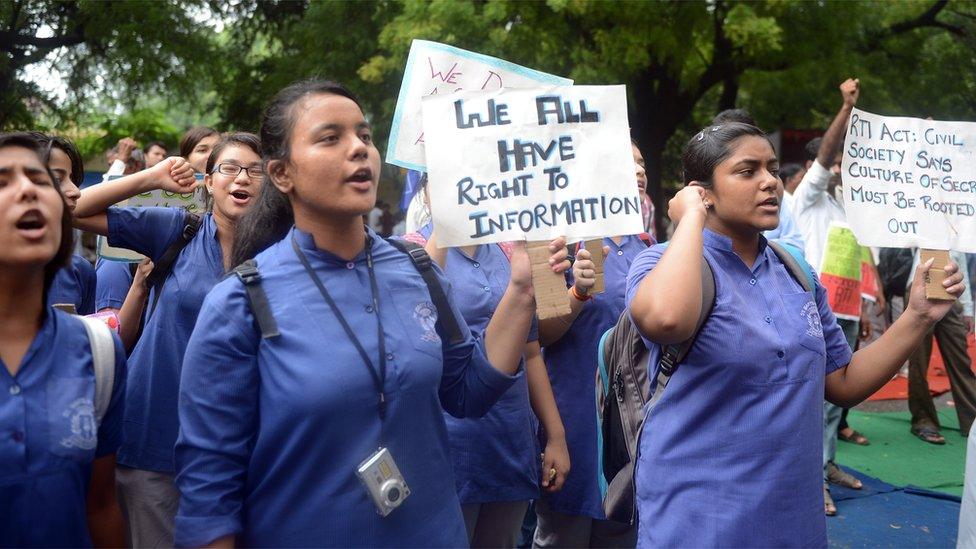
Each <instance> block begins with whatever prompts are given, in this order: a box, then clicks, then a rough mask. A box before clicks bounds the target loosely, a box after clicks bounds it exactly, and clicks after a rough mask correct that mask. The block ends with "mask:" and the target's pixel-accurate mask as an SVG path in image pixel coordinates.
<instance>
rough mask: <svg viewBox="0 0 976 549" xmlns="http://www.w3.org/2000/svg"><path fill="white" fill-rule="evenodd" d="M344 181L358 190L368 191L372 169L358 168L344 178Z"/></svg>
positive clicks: (370, 186)
mask: <svg viewBox="0 0 976 549" xmlns="http://www.w3.org/2000/svg"><path fill="white" fill-rule="evenodd" d="M346 183H348V184H350V185H352V186H354V187H356V189H358V190H361V191H368V190H370V188H372V186H373V170H371V169H369V168H359V169H358V170H356V171H355V172H353V174H352V175H350V176H349V177H347V178H346Z"/></svg>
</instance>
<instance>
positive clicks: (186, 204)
mask: <svg viewBox="0 0 976 549" xmlns="http://www.w3.org/2000/svg"><path fill="white" fill-rule="evenodd" d="M119 177H122V176H119V175H115V176H110V177H109V179H108V180H109V181H112V180H114V179H118V178H119ZM202 178H203V175H202V174H197V179H198V180H201V179H202ZM116 206H118V207H124V208H156V207H161V208H183V209H185V210H186V211H188V212H190V213H195V214H200V215H202V214H205V213H206V212H207V202H206V199H205V198H204V195H203V189H202V188H199V189H197V191H195V192H190V193H174V192H170V191H164V190H161V189H155V190H152V191H149V192H145V193H140V194H137V195H135V196H133V197H132V198H130V199H128V200H124V201H122V202H119V203H118V204H116ZM96 248H97V251H98V255H99V257H101V258H103V259H107V260H110V261H123V262H126V263H138V262H140V261H142V260H143V259H145V256H144V255H142V254H140V253H138V252H134V251H132V250H128V249H125V248H116V247H114V246H109V245H108V239H107V238H105V237H104V236H99V237H98V242H97V243H96Z"/></svg>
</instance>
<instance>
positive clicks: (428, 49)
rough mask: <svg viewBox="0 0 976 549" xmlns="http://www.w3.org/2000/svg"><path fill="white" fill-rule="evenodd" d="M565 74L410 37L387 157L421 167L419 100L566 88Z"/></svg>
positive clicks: (422, 133)
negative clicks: (473, 92) (459, 94)
mask: <svg viewBox="0 0 976 549" xmlns="http://www.w3.org/2000/svg"><path fill="white" fill-rule="evenodd" d="M572 83H573V81H572V80H570V79H568V78H563V77H561V76H555V75H552V74H547V73H544V72H540V71H537V70H533V69H529V68H526V67H523V66H520V65H516V64H515V63H510V62H508V61H505V60H503V59H497V58H495V57H490V56H487V55H482V54H480V53H474V52H470V51H466V50H462V49H460V48H455V47H453V46H448V45H446V44H440V43H437V42H428V41H426V40H414V41H413V42H412V43H411V45H410V55H408V56H407V65H406V69H405V70H404V72H403V81H402V82H401V83H400V96H399V97H398V98H397V106H396V111H395V112H394V113H393V123H392V125H391V127H390V142H389V145H388V146H387V148H386V161H387V162H389V163H390V164H395V165H397V166H402V167H404V168H408V169H411V170H418V171H426V164H425V157H424V128H423V123H422V121H421V118H420V103H421V99H422V98H423V97H425V96H428V95H435V94H444V93H453V92H456V91H461V90H497V89H500V88H503V87H504V88H531V87H536V86H539V85H557V86H568V85H571V84H572Z"/></svg>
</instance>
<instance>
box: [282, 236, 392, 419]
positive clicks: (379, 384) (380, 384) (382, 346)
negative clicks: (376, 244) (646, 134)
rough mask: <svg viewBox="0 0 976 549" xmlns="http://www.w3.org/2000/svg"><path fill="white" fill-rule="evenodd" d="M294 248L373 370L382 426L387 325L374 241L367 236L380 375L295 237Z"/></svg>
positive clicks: (323, 296) (367, 263)
mask: <svg viewBox="0 0 976 549" xmlns="http://www.w3.org/2000/svg"><path fill="white" fill-rule="evenodd" d="M291 247H292V248H293V249H294V250H295V255H297V256H298V260H299V261H301V263H302V266H303V267H305V272H306V273H308V276H309V278H311V279H312V282H314V283H315V287H316V288H318V289H319V293H321V294H322V299H324V300H325V302H326V303H327V304H328V305H329V307H330V308H331V309H332V312H333V313H334V314H335V316H336V319H337V320H338V321H339V324H341V325H342V329H343V330H345V332H346V335H347V336H348V337H349V340H350V341H352V344H353V345H354V346H355V347H356V350H357V351H359V356H361V357H362V359H363V364H364V366H366V369H367V370H369V374H370V377H372V378H373V384H374V385H375V386H376V392H377V393H379V414H380V421H381V422H382V421H383V420H384V419H385V418H386V393H385V392H384V384H385V382H386V341H385V339H384V338H383V321H382V319H381V318H380V302H379V293H380V292H379V287H378V285H377V284H376V272H375V271H374V269H373V250H372V248H373V239H372V238H370V237H369V235H367V236H366V267H367V269H368V270H369V285H370V290H371V291H372V294H373V295H372V297H373V314H375V315H376V337H377V339H378V340H379V351H380V366H379V371H377V368H376V367H375V366H374V365H373V361H372V360H371V359H370V358H369V354H368V353H367V352H366V349H365V348H364V347H363V344H362V342H360V341H359V338H358V337H356V332H354V331H353V329H352V327H350V326H349V323H348V322H347V321H346V317H345V316H343V314H342V311H341V310H339V306H338V305H336V302H335V300H334V299H332V295H331V294H329V290H328V289H327V288H326V287H325V284H323V283H322V280H321V279H320V278H319V277H318V275H316V274H315V270H313V269H312V266H311V265H310V264H309V262H308V258H307V257H305V253H304V252H302V248H301V246H299V245H298V240H297V239H296V238H295V234H294V233H292V235H291Z"/></svg>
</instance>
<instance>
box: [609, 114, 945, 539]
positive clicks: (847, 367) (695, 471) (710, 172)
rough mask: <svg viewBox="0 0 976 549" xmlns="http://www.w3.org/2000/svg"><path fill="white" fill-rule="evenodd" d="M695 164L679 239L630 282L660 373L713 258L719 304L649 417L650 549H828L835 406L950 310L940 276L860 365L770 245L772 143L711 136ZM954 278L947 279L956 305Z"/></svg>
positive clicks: (642, 449) (887, 369) (687, 155)
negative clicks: (829, 453)
mask: <svg viewBox="0 0 976 549" xmlns="http://www.w3.org/2000/svg"><path fill="white" fill-rule="evenodd" d="M683 165H684V173H685V181H686V183H688V186H687V187H685V188H684V189H682V190H681V191H680V192H679V193H678V194H677V195H676V196H675V198H674V199H672V200H671V203H670V207H669V212H668V214H669V215H670V217H671V219H672V220H674V221H675V222H677V223H678V225H677V229H676V230H675V233H674V236H673V238H672V240H671V242H670V244H669V246H667V247H666V248H665V247H663V246H654V247H652V248H649V249H648V250H647V251H645V252H644V253H642V254H641V255H640V256H638V258H637V259H635V260H634V263H633V264H632V265H631V270H630V275H629V277H628V283H627V299H628V306H629V310H630V313H631V317H632V318H633V320H634V322H635V324H636V326H637V327H638V328H639V330H640V331H641V333H642V335H643V336H644V337H645V343H646V344H647V346H648V348H649V349H650V355H651V356H650V365H651V367H652V368H653V367H654V365H656V363H657V359H658V356H659V355H660V346H661V345H668V344H673V343H677V342H680V341H683V340H685V339H687V338H688V337H690V336H691V335H692V333H694V329H695V323H696V321H697V319H698V316H699V313H700V309H701V306H702V305H701V262H702V261H708V263H709V266H710V267H711V269H712V272H713V273H714V278H715V305H714V308H713V309H712V311H711V314H710V316H709V317H708V319H707V320H706V321H705V324H704V325H703V326H702V328H701V331H700V332H699V333H698V335H697V339H696V340H695V343H694V345H693V346H692V348H691V351H690V352H689V353H688V356H687V358H686V359H685V360H684V361H683V362H682V363H681V364H680V365H679V367H678V368H677V370H676V372H675V373H674V374H673V376H672V378H671V381H670V383H669V384H668V386H667V388H666V389H665V390H664V393H663V397H662V398H661V400H660V401H659V402H658V404H657V406H656V407H654V408H653V409H651V410H649V411H648V412H647V417H646V418H645V421H644V426H643V430H642V434H641V438H640V441H639V456H638V461H637V470H636V475H635V477H636V482H637V504H638V514H639V516H640V525H639V534H638V545H639V546H641V547H672V546H706V547H710V546H731V547H756V546H780V547H785V546H825V545H826V544H827V537H826V523H825V520H824V515H823V510H822V509H823V507H822V506H823V497H822V484H821V483H822V469H821V467H822V463H821V451H820V450H821V448H820V446H821V434H822V429H823V421H822V407H821V402H822V400H823V398H824V397H825V396H826V398H827V399H828V400H830V401H832V402H836V403H838V404H840V405H844V406H853V405H854V404H856V403H858V402H860V401H861V400H863V399H864V398H866V397H868V396H869V395H871V394H872V393H873V392H874V391H875V390H877V389H878V388H880V387H881V386H882V385H883V384H884V383H886V382H887V381H888V380H889V379H890V378H891V376H892V375H893V374H894V373H895V372H896V371H897V370H898V368H899V367H900V365H901V364H902V362H903V361H904V360H905V359H906V358H907V356H908V355H909V353H910V352H911V351H912V349H913V348H914V347H915V346H916V345H917V344H918V342H919V341H920V339H921V337H922V335H923V334H924V333H925V331H926V327H927V326H930V325H931V324H932V323H934V322H935V321H937V320H938V319H940V318H941V317H942V316H943V315H944V314H945V313H946V311H948V308H949V307H950V306H951V305H952V303H951V302H948V301H934V300H927V299H926V298H925V297H924V287H923V284H924V283H923V282H922V281H923V277H924V274H925V272H926V271H927V269H928V267H929V265H924V266H920V267H919V270H918V271H917V272H916V273H915V281H914V283H913V284H914V286H913V290H912V298H911V302H910V303H909V305H908V307H907V308H906V311H905V313H904V314H903V315H902V316H901V318H899V319H898V321H897V322H896V323H895V324H894V325H892V327H891V328H890V329H889V330H888V331H887V332H886V333H885V334H884V335H883V336H882V337H881V339H880V340H878V341H879V342H878V343H877V344H872V345H870V346H868V347H866V348H864V349H861V350H860V351H858V352H857V353H856V354H854V355H853V357H852V355H851V351H850V348H849V347H848V345H847V341H846V339H845V338H844V334H843V332H842V331H841V329H840V328H839V327H838V325H837V321H836V319H835V318H834V316H833V314H832V313H831V312H830V308H829V306H828V304H827V300H826V297H825V292H824V290H823V288H822V287H821V286H820V285H819V284H817V285H816V287H815V289H814V292H813V293H810V292H805V291H803V288H802V286H801V285H800V283H799V282H797V281H796V280H794V279H793V278H792V276H791V275H790V274H789V271H788V270H787V269H786V267H784V266H783V264H782V263H781V262H780V261H779V259H778V258H777V256H776V254H775V253H774V252H773V251H772V250H771V249H770V248H769V247H768V246H767V245H766V241H765V239H764V238H763V237H762V236H761V232H762V231H764V230H769V229H771V228H774V227H776V225H777V223H778V221H779V202H780V200H781V199H782V194H783V187H782V183H781V182H780V180H779V179H778V178H777V175H776V174H777V168H778V163H777V159H776V155H775V152H774V151H773V147H772V145H771V144H770V142H769V140H768V139H767V138H766V136H765V134H763V133H762V131H761V130H759V129H757V128H755V127H753V126H749V125H746V124H741V123H728V124H723V125H720V126H713V127H710V128H706V129H705V130H703V131H702V132H701V133H699V134H697V135H696V136H695V137H693V138H692V139H691V141H690V142H689V143H688V145H687V146H686V147H685V152H684V158H683ZM956 271H957V268H956V266H955V265H952V266H951V267H949V268H948V272H950V273H953V274H952V276H950V277H948V279H947V281H946V286H947V288H948V290H949V292H950V293H952V294H953V295H959V294H960V293H961V292H962V285H961V280H962V278H961V276H960V275H959V273H958V272H956ZM652 379H655V377H654V376H652ZM757 433H761V436H757Z"/></svg>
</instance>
